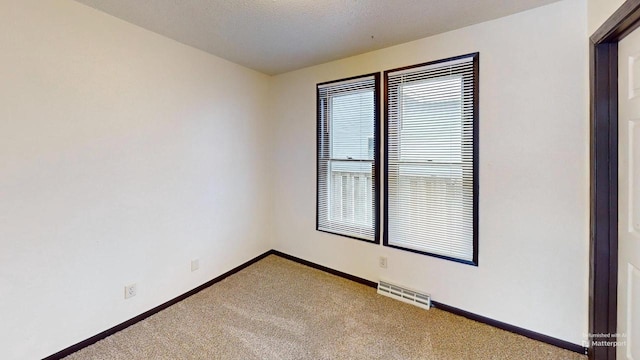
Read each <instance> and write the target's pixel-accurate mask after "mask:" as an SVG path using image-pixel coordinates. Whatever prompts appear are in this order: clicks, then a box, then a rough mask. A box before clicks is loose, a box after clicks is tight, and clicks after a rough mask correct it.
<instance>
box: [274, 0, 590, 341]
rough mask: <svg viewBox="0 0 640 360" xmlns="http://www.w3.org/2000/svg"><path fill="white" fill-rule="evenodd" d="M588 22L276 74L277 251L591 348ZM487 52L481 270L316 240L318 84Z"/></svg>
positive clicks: (526, 28)
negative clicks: (587, 342) (383, 265)
mask: <svg viewBox="0 0 640 360" xmlns="http://www.w3.org/2000/svg"><path fill="white" fill-rule="evenodd" d="M586 16H587V9H586V1H584V0H565V1H562V2H559V3H554V4H551V5H548V6H545V7H541V8H537V9H534V10H530V11H527V12H524V13H520V14H516V15H513V16H509V17H506V18H502V19H498V20H494V21H490V22H486V23H483V24H479V25H475V26H471V27H468V28H464V29H461V30H457V31H452V32H449V33H445V34H441V35H437V36H433V37H429V38H425V39H421V40H418V41H414V42H410V43H406V44H402V45H399V46H395V47H391V48H387V49H383V50H379V51H375V52H371V53H367V54H363V55H360V56H355V57H351V58H347V59H343V60H339V61H334V62H331V63H327V64H323V65H319V66H315V67H311V68H306V69H302V70H298V71H295V72H291V73H287V74H283V75H280V76H276V77H275V78H274V79H273V81H272V83H271V94H272V101H273V102H274V107H273V108H272V109H271V110H272V114H271V116H272V119H271V120H272V123H273V135H272V136H273V137H274V141H275V142H274V144H275V149H274V155H273V156H274V164H275V165H274V172H273V174H275V175H274V176H275V178H274V189H275V191H274V195H273V198H274V205H273V213H274V214H275V219H274V244H275V245H274V247H275V249H277V250H280V251H283V252H285V253H288V254H291V255H294V256H298V257H301V258H303V259H307V260H310V261H313V262H316V263H319V264H322V265H325V266H328V267H331V268H334V269H337V270H340V271H344V272H347V273H350V274H353V275H356V276H360V277H363V278H366V279H369V280H373V281H377V280H378V279H380V278H384V279H387V280H389V281H393V282H397V283H400V284H404V285H406V286H409V287H412V288H415V289H420V290H424V291H427V292H430V293H431V294H432V296H433V298H434V300H436V301H439V302H442V303H445V304H448V305H451V306H455V307H458V308H461V309H464V310H467V311H471V312H473V313H476V314H480V315H483V316H487V317H490V318H492V319H496V320H499V321H503V322H506V323H509V324H513V325H516V326H520V327H523V328H526V329H530V330H533V331H537V332H540V333H543V334H546V335H550V336H553V337H556V338H560V339H563V340H566V341H570V342H573V343H577V344H580V342H581V341H582V339H583V338H582V337H583V334H584V333H586V332H587V322H588V318H587V305H588V268H589V265H588V241H589V240H588V239H589V229H588V227H589V215H588V209H589V201H588V196H589V194H588V151H589V144H588V123H589V122H588V117H587V111H586V110H587V91H586V87H587V58H588V54H587V34H586V29H587V19H586ZM475 51H479V52H480V204H479V206H480V212H479V216H480V223H479V227H480V230H479V241H480V247H479V256H480V258H479V264H480V265H479V267H473V266H469V265H462V264H458V263H454V262H451V261H446V260H441V259H437V258H432V257H428V256H423V255H418V254H413V253H410V252H405V251H402V250H395V249H389V248H385V247H382V246H377V245H373V244H368V243H365V242H362V241H357V240H352V239H349V238H345V237H340V236H335V235H330V234H326V233H321V232H318V231H316V230H315V206H316V204H315V196H316V195H315V182H316V179H315V174H316V169H315V164H316V162H315V155H316V154H315V136H316V133H315V121H316V119H315V84H316V83H318V82H323V81H329V80H335V79H340V78H344V77H349V76H354V75H359V74H366V73H370V72H374V71H381V70H387V69H392V68H396V67H401V66H406V65H412V64H416V63H422V62H426V61H430V60H436V59H441V58H446V57H450V56H455V55H461V54H466V53H470V52H475ZM380 255H385V256H387V257H388V269H387V270H383V269H380V268H379V267H378V265H377V261H378V256H380Z"/></svg>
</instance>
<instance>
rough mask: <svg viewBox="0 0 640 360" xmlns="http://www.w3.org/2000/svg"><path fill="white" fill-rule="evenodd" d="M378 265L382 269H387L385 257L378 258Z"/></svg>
mask: <svg viewBox="0 0 640 360" xmlns="http://www.w3.org/2000/svg"><path fill="white" fill-rule="evenodd" d="M379 265H380V267H381V268H383V269H386V268H387V257H386V256H380V259H379Z"/></svg>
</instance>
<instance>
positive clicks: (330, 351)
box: [66, 255, 586, 360]
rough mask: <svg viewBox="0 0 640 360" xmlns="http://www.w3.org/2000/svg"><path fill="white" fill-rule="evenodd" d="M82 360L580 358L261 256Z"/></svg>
mask: <svg viewBox="0 0 640 360" xmlns="http://www.w3.org/2000/svg"><path fill="white" fill-rule="evenodd" d="M66 359H67V360H81V359H100V360H105V359H127V360H130V359H145V360H146V359H242V360H248V359H434V360H441V359H474V360H479V359H544V360H550V359H581V360H584V359H586V356H582V355H579V354H576V353H573V352H570V351H566V350H563V349H560V348H556V347H554V346H551V345H547V344H544V343H541V342H538V341H534V340H531V339H528V338H525V337H522V336H519V335H515V334H513V333H509V332H506V331H503V330H500V329H497V328H494V327H491V326H488V325H485V324H481V323H478V322H475V321H471V320H468V319H465V318H462V317H459V316H456V315H453V314H451V313H448V312H444V311H441V310H438V309H431V310H423V309H420V308H418V307H415V306H412V305H408V304H404V303H402V302H399V301H396V300H393V299H390V298H387V297H383V296H380V295H377V294H376V291H375V289H373V288H370V287H367V286H364V285H360V284H357V283H354V282H352V281H349V280H345V279H342V278H340V277H336V276H333V275H330V274H327V273H324V272H322V271H319V270H316V269H312V268H309V267H306V266H303V265H300V264H297V263H294V262H291V261H289V260H285V259H282V258H280V257H278V256H275V255H270V256H268V257H266V258H265V259H263V260H261V261H259V262H257V263H255V264H253V265H251V266H249V267H247V268H246V269H244V270H242V271H240V272H238V273H236V274H235V275H232V276H230V277H228V278H226V279H225V280H223V281H221V282H219V283H217V284H215V285H213V286H211V287H209V288H207V289H205V290H203V291H201V292H199V293H197V294H195V295H193V296H191V297H190V298H188V299H186V300H184V301H182V302H179V303H177V304H176V305H174V306H172V307H169V308H167V309H165V310H163V311H161V312H159V313H158V314H155V315H153V316H151V317H149V318H147V319H145V320H143V321H141V322H139V323H137V324H135V325H132V326H130V327H129V328H127V329H125V330H123V331H121V332H119V333H116V334H114V335H113V336H110V337H108V338H106V339H104V340H102V341H99V342H97V343H95V344H94V345H91V346H89V347H87V348H84V349H83V350H81V351H79V352H77V353H75V354H72V355H70V356H69V357H67V358H66Z"/></svg>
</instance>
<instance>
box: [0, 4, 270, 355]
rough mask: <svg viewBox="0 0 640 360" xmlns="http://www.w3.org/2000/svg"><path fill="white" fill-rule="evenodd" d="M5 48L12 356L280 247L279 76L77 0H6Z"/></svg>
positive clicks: (7, 349) (3, 338) (56, 342)
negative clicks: (273, 131)
mask: <svg viewBox="0 0 640 360" xmlns="http://www.w3.org/2000/svg"><path fill="white" fill-rule="evenodd" d="M0 49H2V50H1V51H0V79H1V80H0V199H1V200H0V349H1V350H0V352H1V353H2V355H0V357H2V358H3V359H36V358H42V357H44V356H48V355H51V354H53V353H55V352H57V351H59V350H61V349H63V348H66V347H68V346H70V345H72V344H74V343H76V342H78V341H81V340H84V339H86V338H88V337H90V336H93V335H95V334H97V333H99V332H101V331H103V330H106V329H108V328H110V327H112V326H114V325H116V324H119V323H121V322H123V321H125V320H128V319H130V318H132V317H134V316H136V315H138V314H140V313H142V312H144V311H146V310H148V309H150V308H152V307H154V306H157V305H159V304H161V303H163V302H165V301H167V300H169V299H171V298H173V297H175V296H178V295H180V294H182V293H184V292H186V291H188V290H190V289H192V288H194V287H196V286H198V285H200V284H202V283H204V282H206V281H207V280H210V279H212V278H214V277H215V276H217V275H220V274H221V273H223V272H225V271H228V270H229V269H231V268H233V267H235V266H237V265H239V264H241V263H243V262H245V261H247V260H249V259H251V258H253V257H255V256H257V255H259V254H261V253H263V252H264V251H266V250H268V249H269V248H270V244H269V239H268V237H267V236H266V235H265V229H267V228H268V227H267V221H266V220H267V214H268V208H267V206H266V204H267V201H268V196H269V195H268V194H269V188H268V183H267V182H262V181H261V179H263V178H265V176H267V166H268V165H267V163H266V160H267V157H266V155H264V154H265V153H267V151H266V149H267V146H268V145H267V143H266V142H267V141H269V139H268V138H267V137H266V136H265V133H266V128H267V127H266V126H267V124H266V123H265V121H264V120H265V117H266V115H265V112H266V111H267V110H268V106H267V105H268V104H267V102H266V101H267V100H268V98H267V90H268V82H269V78H268V77H267V76H265V75H261V74H259V73H256V72H254V71H251V70H248V69H245V68H242V67H240V66H238V65H235V64H232V63H229V62H227V61H224V60H222V59H219V58H216V57H214V56H211V55H208V54H206V53H203V52H201V51H198V50H195V49H193V48H190V47H187V46H184V45H181V44H179V43H177V42H174V41H172V40H169V39H166V38H164V37H161V36H159V35H156V34H153V33H151V32H148V31H146V30H143V29H141V28H138V27H135V26H133V25H131V24H128V23H125V22H123V21H121V20H118V19H116V18H113V17H111V16H108V15H105V14H103V13H100V12H97V11H95V10H93V9H91V8H88V7H85V6H83V5H80V4H78V3H75V2H72V1H68V0H20V1H14V0H0ZM193 258H199V259H200V270H199V271H197V272H194V273H191V271H190V260H191V259H193ZM133 282H136V283H137V284H138V295H137V296H136V297H134V298H132V299H130V300H126V301H125V300H124V298H123V294H124V288H123V287H124V285H126V284H129V283H133Z"/></svg>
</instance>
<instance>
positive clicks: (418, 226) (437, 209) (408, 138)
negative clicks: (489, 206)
mask: <svg viewBox="0 0 640 360" xmlns="http://www.w3.org/2000/svg"><path fill="white" fill-rule="evenodd" d="M478 57H479V55H478V54H477V53H475V54H470V55H464V56H460V57H456V58H450V59H445V60H441V61H436V62H432V63H427V64H421V65H416V66H411V67H407V68H402V69H396V70H390V71H386V72H385V85H386V86H385V89H386V93H385V96H386V101H387V109H386V111H387V116H386V131H385V141H386V142H385V155H386V156H387V157H386V163H385V174H386V176H385V190H386V191H385V226H384V228H385V233H384V245H387V246H391V247H395V248H400V249H404V250H409V251H413V252H418V253H422V254H427V255H432V256H436V257H440V258H445V259H450V260H455V261H459V262H463V263H468V264H474V265H477V263H478V251H477V249H478V247H477V245H478V244H477V243H478V237H477V235H478V234H477V222H478V216H477V214H478V210H477V209H478V200H477V198H478V196H477V194H478V169H477V160H478V68H479V67H478Z"/></svg>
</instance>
